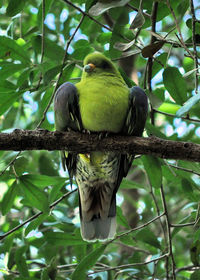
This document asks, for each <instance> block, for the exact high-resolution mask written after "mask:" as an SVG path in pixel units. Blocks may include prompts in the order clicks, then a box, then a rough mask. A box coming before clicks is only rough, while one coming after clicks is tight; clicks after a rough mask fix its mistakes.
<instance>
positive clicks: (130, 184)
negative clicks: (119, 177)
mask: <svg viewBox="0 0 200 280" xmlns="http://www.w3.org/2000/svg"><path fill="white" fill-rule="evenodd" d="M121 189H145V187H144V186H143V185H140V184H138V183H135V182H134V181H131V180H128V179H123V181H122V183H121V185H120V190H121Z"/></svg>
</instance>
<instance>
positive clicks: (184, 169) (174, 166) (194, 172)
mask: <svg viewBox="0 0 200 280" xmlns="http://www.w3.org/2000/svg"><path fill="white" fill-rule="evenodd" d="M168 165H169V166H171V167H173V168H176V169H179V170H183V171H186V172H189V173H192V174H195V175H198V176H200V173H198V172H196V171H194V170H191V169H188V168H184V167H181V166H177V165H173V164H168Z"/></svg>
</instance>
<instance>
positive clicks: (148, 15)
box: [126, 3, 151, 18]
mask: <svg viewBox="0 0 200 280" xmlns="http://www.w3.org/2000/svg"><path fill="white" fill-rule="evenodd" d="M126 6H127V7H129V8H131V9H132V10H133V11H136V12H138V11H139V9H138V8H136V7H133V6H132V5H131V4H129V3H128V4H126ZM142 13H143V14H144V15H145V16H147V17H149V18H150V17H151V15H150V14H148V13H145V12H142Z"/></svg>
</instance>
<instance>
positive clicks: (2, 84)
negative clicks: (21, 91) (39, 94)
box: [0, 80, 17, 92]
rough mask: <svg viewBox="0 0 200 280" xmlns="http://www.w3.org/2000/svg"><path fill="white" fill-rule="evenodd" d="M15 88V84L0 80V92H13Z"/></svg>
mask: <svg viewBox="0 0 200 280" xmlns="http://www.w3.org/2000/svg"><path fill="white" fill-rule="evenodd" d="M16 88H17V87H16V85H14V84H13V83H11V82H9V81H7V80H3V81H0V92H13V91H15V90H16Z"/></svg>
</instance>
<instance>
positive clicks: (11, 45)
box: [0, 36, 30, 64]
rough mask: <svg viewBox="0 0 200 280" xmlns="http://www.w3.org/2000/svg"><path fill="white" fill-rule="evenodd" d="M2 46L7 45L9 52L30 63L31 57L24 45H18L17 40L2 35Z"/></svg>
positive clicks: (0, 41)
mask: <svg viewBox="0 0 200 280" xmlns="http://www.w3.org/2000/svg"><path fill="white" fill-rule="evenodd" d="M0 46H1V47H5V48H6V51H7V52H10V53H11V55H12V54H13V55H14V56H15V55H16V58H17V59H19V60H20V61H22V62H23V63H26V64H29V63H30V58H29V54H28V52H27V51H26V50H25V49H24V47H23V46H20V45H18V44H17V43H16V42H15V40H13V39H11V38H9V37H6V36H0Z"/></svg>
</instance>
